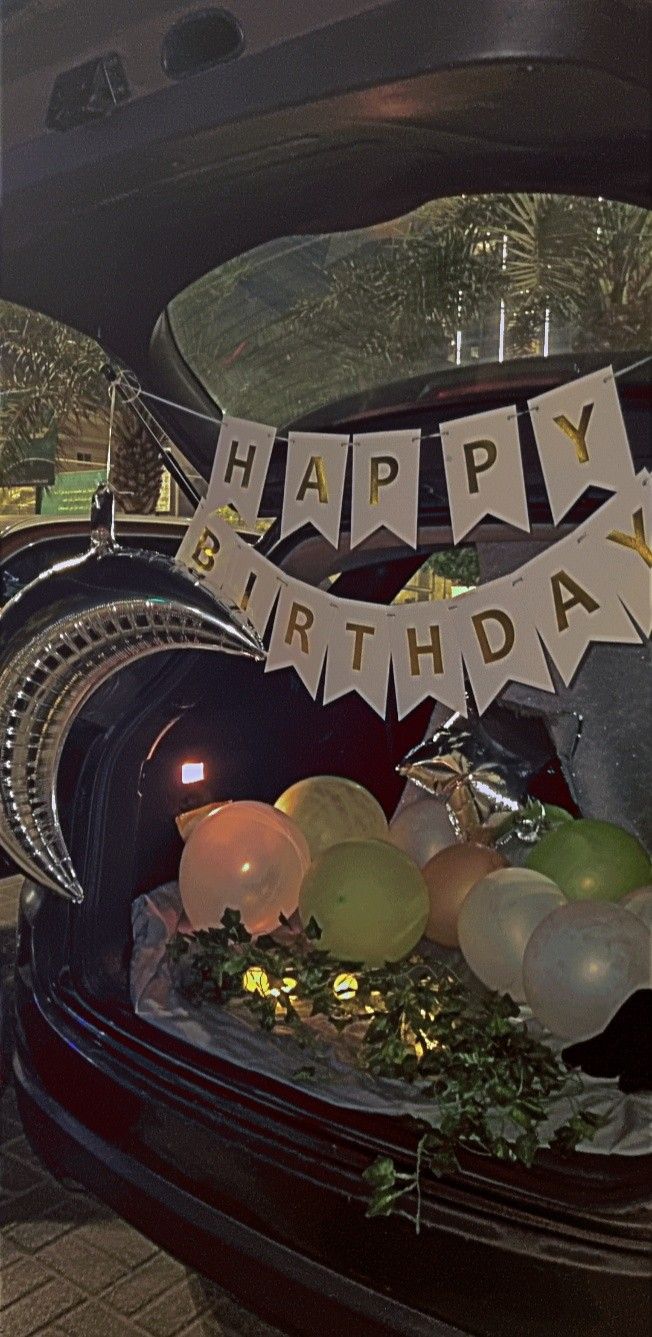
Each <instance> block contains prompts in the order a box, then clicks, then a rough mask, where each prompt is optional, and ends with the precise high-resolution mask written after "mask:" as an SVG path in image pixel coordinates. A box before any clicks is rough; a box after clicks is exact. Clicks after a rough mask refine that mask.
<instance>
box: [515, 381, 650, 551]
mask: <svg viewBox="0 0 652 1337" xmlns="http://www.w3.org/2000/svg"><path fill="white" fill-rule="evenodd" d="M528 407H529V410H530V414H531V417H532V428H533V431H534V437H535V440H536V443H537V450H538V452H539V458H540V460H541V468H542V469H543V477H544V479H545V484H546V490H547V493H548V498H549V501H550V510H551V511H552V518H553V521H554V523H555V524H559V521H560V520H563V518H564V516H565V515H566V512H567V511H569V510H570V508H571V506H573V505H574V503H575V502H576V501H578V499H579V498H580V497H581V496H582V494H583V493H584V492H586V489H587V488H588V487H603V488H606V489H607V490H608V491H610V492H615V491H616V490H617V489H618V488H619V487H622V486H623V483H626V482H627V479H628V478H632V477H633V474H634V466H633V464H632V457H631V453H630V449H629V441H628V440H627V430H626V428H625V423H624V420H623V415H622V410H621V407H620V400H619V398H618V391H617V390H616V383H615V381H614V374H613V371H612V369H611V367H604V368H603V369H602V371H594V372H592V373H591V375H590V376H581V377H579V378H578V380H576V381H569V382H568V383H567V384H566V385H560V386H558V387H557V389H556V390H548V391H547V392H546V393H545V394H544V395H537V396H536V398H535V399H529V400H528Z"/></svg>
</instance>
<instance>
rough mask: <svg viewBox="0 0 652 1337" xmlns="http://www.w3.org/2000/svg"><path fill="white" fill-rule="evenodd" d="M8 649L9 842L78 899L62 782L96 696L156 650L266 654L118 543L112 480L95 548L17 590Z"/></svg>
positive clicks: (4, 673)
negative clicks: (66, 752)
mask: <svg viewBox="0 0 652 1337" xmlns="http://www.w3.org/2000/svg"><path fill="white" fill-rule="evenodd" d="M0 645H1V647H2V649H1V650H0V701H2V702H6V703H7V706H6V710H5V714H4V718H3V722H2V729H1V731H0V843H1V844H2V845H3V846H4V848H5V849H6V850H7V853H8V854H9V855H10V856H11V858H12V859H14V861H15V863H16V864H18V866H19V868H21V869H22V870H23V871H24V872H25V873H26V874H27V875H28V876H29V877H31V878H33V879H34V880H35V881H37V882H40V883H41V884H42V885H44V886H46V887H49V888H51V889H52V890H54V891H58V892H61V893H63V895H65V896H67V897H69V898H70V899H72V900H74V901H81V900H82V899H83V891H82V887H81V885H80V882H79V878H78V877H77V873H76V871H75V868H74V867H73V863H72V859H71V856H70V853H69V851H68V848H67V846H66V842H65V839H64V836H63V833H62V830H61V826H60V821H59V813H58V808H57V796H56V787H57V774H58V770H59V763H60V760H61V756H62V752H63V748H64V744H65V741H66V739H67V737H68V735H69V733H70V729H71V727H72V725H73V723H74V721H75V719H76V718H77V716H78V714H79V712H80V710H81V709H82V707H83V706H84V704H85V703H86V702H87V701H88V699H89V697H90V696H91V695H92V694H93V692H95V691H96V690H97V688H98V687H99V686H100V685H101V684H102V683H103V682H104V681H105V680H106V679H107V678H109V677H110V676H111V675H112V674H114V673H117V672H118V670H119V669H121V668H123V667H124V666H125V665H128V664H132V663H134V662H135V661H136V660H139V659H142V658H143V657H145V656H147V655H153V654H157V653H161V652H164V651H171V650H186V651H187V650H197V649H205V650H213V651H222V652H227V653H230V654H242V655H247V656H249V657H252V658H255V659H263V658H264V654H265V651H264V648H263V646H262V644H261V642H260V640H259V638H258V636H257V634H256V633H255V631H253V629H252V628H251V627H250V626H249V625H248V624H247V623H246V621H245V620H244V619H243V618H242V616H241V615H240V614H238V613H237V612H235V611H233V610H230V609H227V608H225V607H224V606H223V605H222V604H220V603H219V602H218V601H217V599H215V598H214V597H213V596H212V595H211V594H210V593H209V592H208V591H207V590H205V589H204V588H203V587H202V584H201V581H200V580H199V578H198V577H196V576H194V575H192V573H190V572H188V571H185V570H184V569H183V568H181V567H180V566H177V565H176V564H175V563H174V562H172V561H170V560H169V559H168V558H166V557H163V556H161V555H160V554H157V553H149V552H141V551H138V550H135V549H129V548H123V547H121V546H120V545H119V544H118V543H117V542H116V539H115V534H114V497H113V494H112V492H111V490H110V488H108V487H106V486H103V487H101V488H99V489H98V491H97V492H96V494H95V497H94V498H93V503H92V508H91V538H90V548H89V549H88V551H87V552H85V553H84V554H83V555H82V556H80V557H75V558H72V559H70V560H69V561H65V562H61V563H59V564H58V565H56V566H54V567H52V568H51V569H50V570H48V571H46V572H43V573H42V574H41V575H40V576H37V578H36V579H35V580H34V581H32V582H31V583H30V584H29V585H27V586H25V588H24V589H23V590H21V591H19V593H18V594H16V595H14V597H13V598H12V599H11V600H10V601H9V603H8V604H6V606H5V608H4V609H3V611H2V614H1V615H0Z"/></svg>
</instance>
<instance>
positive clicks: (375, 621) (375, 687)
mask: <svg viewBox="0 0 652 1337" xmlns="http://www.w3.org/2000/svg"><path fill="white" fill-rule="evenodd" d="M332 602H333V621H332V623H331V627H330V635H329V639H328V656H327V659H326V678H325V682H324V698H323V699H324V705H327V704H328V702H329V701H336V700H337V699H338V697H340V696H345V695H346V693H347V692H352V691H353V692H357V694H358V696H361V697H362V699H363V700H364V701H366V702H367V703H368V704H369V705H370V706H371V707H372V708H373V709H374V710H375V711H376V714H377V715H380V716H381V717H382V718H383V719H384V718H385V708H386V705H387V685H388V682H389V663H390V641H389V619H388V616H387V613H388V609H387V607H385V606H384V605H383V604H368V603H357V602H356V601H355V600H353V599H338V600H333V601H332Z"/></svg>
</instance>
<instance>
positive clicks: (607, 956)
mask: <svg viewBox="0 0 652 1337" xmlns="http://www.w3.org/2000/svg"><path fill="white" fill-rule="evenodd" d="M649 963H650V931H649V929H648V928H647V926H646V925H645V924H644V923H643V922H642V921H641V920H640V919H637V918H636V915H633V914H631V912H630V911H629V910H626V909H624V908H623V907H622V906H621V905H616V904H614V903H612V902H605V901H571V902H569V903H568V904H567V905H562V906H560V908H559V909H558V910H553V912H552V914H550V915H548V916H547V918H546V919H544V920H543V921H542V922H541V923H540V924H539V926H538V928H535V930H534V933H533V934H532V937H531V938H530V941H529V943H528V945H527V947H526V949H525V955H524V958H523V985H524V988H525V997H526V999H527V1001H528V1003H529V1005H530V1007H531V1008H532V1011H533V1013H534V1015H535V1017H537V1018H538V1020H539V1021H540V1022H541V1023H542V1024H543V1025H544V1026H546V1027H547V1028H548V1030H550V1031H552V1033H553V1035H558V1036H561V1037H562V1038H563V1039H566V1040H586V1039H588V1038H589V1037H590V1036H592V1035H597V1034H598V1033H599V1032H600V1031H602V1030H604V1027H605V1026H606V1025H608V1023H609V1022H610V1021H611V1018H612V1017H613V1016H614V1015H615V1013H616V1012H617V1011H618V1008H619V1007H620V1006H621V1004H622V1003H624V1002H625V1000H626V999H627V998H629V996H630V994H632V993H634V992H635V991H636V990H637V989H640V988H645V987H646V985H647V980H648V977H649Z"/></svg>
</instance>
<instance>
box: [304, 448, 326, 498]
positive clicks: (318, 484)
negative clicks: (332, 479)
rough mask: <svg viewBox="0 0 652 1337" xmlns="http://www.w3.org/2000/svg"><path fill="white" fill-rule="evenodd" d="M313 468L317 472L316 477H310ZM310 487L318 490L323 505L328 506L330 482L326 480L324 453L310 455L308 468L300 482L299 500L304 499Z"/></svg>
mask: <svg viewBox="0 0 652 1337" xmlns="http://www.w3.org/2000/svg"><path fill="white" fill-rule="evenodd" d="M313 469H314V472H315V477H314V479H313V478H311V477H310V475H311V473H312V472H313ZM309 489H314V491H315V492H317V494H318V497H319V501H320V503H321V505H322V506H328V482H327V480H326V465H325V464H324V458H323V455H311V456H310V460H309V463H308V468H307V469H306V472H305V474H304V476H303V478H302V480H301V483H300V484H299V491H298V492H297V501H303V500H304V497H305V495H306V492H307V491H308V490H309Z"/></svg>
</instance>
